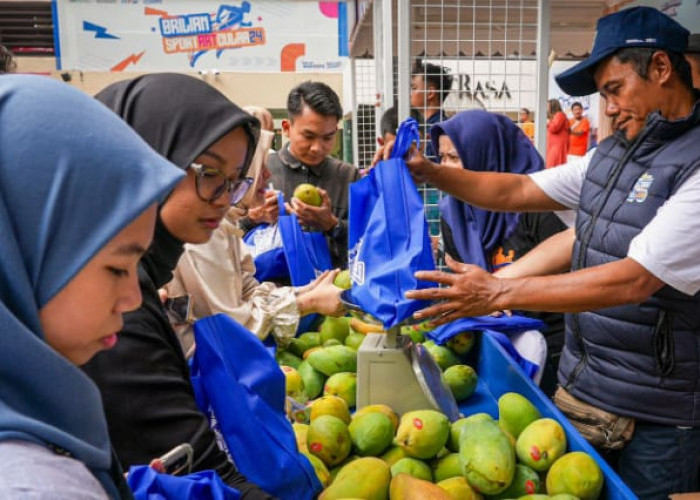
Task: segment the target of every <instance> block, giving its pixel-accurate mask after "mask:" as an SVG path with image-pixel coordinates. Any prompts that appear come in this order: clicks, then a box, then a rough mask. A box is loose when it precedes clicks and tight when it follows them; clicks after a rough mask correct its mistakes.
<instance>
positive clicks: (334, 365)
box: [307, 345, 357, 377]
mask: <svg viewBox="0 0 700 500" xmlns="http://www.w3.org/2000/svg"><path fill="white" fill-rule="evenodd" d="M307 360H308V362H309V363H310V364H311V366H313V367H314V368H315V369H316V370H318V371H320V372H321V373H323V374H324V375H326V376H328V377H330V376H331V375H335V374H336V373H340V372H357V352H355V351H353V350H352V349H350V348H349V347H347V346H344V345H334V346H331V347H325V348H323V349H319V350H316V351H314V352H312V353H311V354H309V356H308V358H307Z"/></svg>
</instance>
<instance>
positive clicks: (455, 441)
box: [447, 413, 493, 453]
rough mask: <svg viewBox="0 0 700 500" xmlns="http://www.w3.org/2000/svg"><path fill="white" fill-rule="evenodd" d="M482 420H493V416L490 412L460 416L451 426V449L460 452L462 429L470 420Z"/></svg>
mask: <svg viewBox="0 0 700 500" xmlns="http://www.w3.org/2000/svg"><path fill="white" fill-rule="evenodd" d="M481 420H493V418H491V415H489V414H488V413H475V414H474V415H470V416H468V417H466V418H460V419H459V420H456V421H454V422H452V425H451V426H450V437H449V439H448V441H447V448H449V449H450V451H454V452H455V453H458V452H459V437H460V436H461V435H462V429H463V428H464V426H465V425H467V424H468V423H469V422H478V421H481Z"/></svg>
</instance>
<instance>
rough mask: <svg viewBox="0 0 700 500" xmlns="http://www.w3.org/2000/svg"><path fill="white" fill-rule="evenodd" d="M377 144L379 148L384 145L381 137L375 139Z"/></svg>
mask: <svg viewBox="0 0 700 500" xmlns="http://www.w3.org/2000/svg"><path fill="white" fill-rule="evenodd" d="M377 144H379V145H380V146H383V145H384V138H383V137H377Z"/></svg>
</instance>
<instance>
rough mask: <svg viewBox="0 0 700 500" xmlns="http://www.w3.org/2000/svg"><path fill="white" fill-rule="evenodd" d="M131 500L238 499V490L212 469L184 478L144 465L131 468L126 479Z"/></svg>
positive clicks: (239, 496)
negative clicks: (132, 497) (131, 496)
mask: <svg viewBox="0 0 700 500" xmlns="http://www.w3.org/2000/svg"><path fill="white" fill-rule="evenodd" d="M126 482H127V484H128V485H129V488H131V491H132V492H133V494H134V499H135V500H238V499H239V498H241V495H240V494H239V493H238V491H236V490H234V489H233V488H231V487H230V486H228V485H226V484H224V482H223V481H222V480H221V478H220V477H219V476H218V475H217V474H216V472H214V471H213V470H205V471H200V472H195V473H193V474H188V475H186V476H171V475H170V474H161V473H159V472H156V471H155V470H153V469H152V468H150V467H149V466H147V465H138V466H133V467H131V468H130V469H129V475H128V476H127V479H126Z"/></svg>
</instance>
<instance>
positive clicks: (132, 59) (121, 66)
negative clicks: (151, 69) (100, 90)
mask: <svg viewBox="0 0 700 500" xmlns="http://www.w3.org/2000/svg"><path fill="white" fill-rule="evenodd" d="M145 53H146V51H145V50H144V51H141V52H140V53H139V54H131V55H130V56H129V57H127V58H126V59H124V60H123V61H121V62H118V63H117V64H115V65H114V66H112V67H111V68H110V71H124V70H125V69H126V67H127V66H128V65H129V64H136V63H137V62H139V59H141V57H142V56H143V55H144V54H145Z"/></svg>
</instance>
